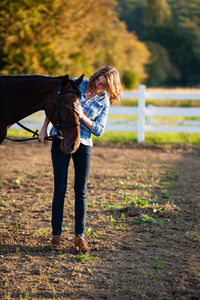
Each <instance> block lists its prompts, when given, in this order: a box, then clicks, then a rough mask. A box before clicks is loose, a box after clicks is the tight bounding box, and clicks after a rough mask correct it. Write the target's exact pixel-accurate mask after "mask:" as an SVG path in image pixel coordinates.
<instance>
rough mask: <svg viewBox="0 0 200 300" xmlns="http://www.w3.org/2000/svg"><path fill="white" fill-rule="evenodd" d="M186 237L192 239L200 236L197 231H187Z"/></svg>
mask: <svg viewBox="0 0 200 300" xmlns="http://www.w3.org/2000/svg"><path fill="white" fill-rule="evenodd" d="M186 235H188V236H191V237H194V238H200V235H199V233H198V232H197V231H187V232H186Z"/></svg>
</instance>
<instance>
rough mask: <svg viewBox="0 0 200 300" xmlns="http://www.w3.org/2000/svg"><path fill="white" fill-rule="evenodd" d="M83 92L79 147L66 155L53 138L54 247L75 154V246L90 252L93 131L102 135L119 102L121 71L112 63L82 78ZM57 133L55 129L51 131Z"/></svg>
mask: <svg viewBox="0 0 200 300" xmlns="http://www.w3.org/2000/svg"><path fill="white" fill-rule="evenodd" d="M79 90H80V92H81V96H80V98H79V99H80V104H75V105H74V109H75V111H76V113H77V114H78V115H79V118H80V142H81V143H80V147H79V148H78V150H77V151H76V152H75V153H73V154H71V155H69V154H65V155H63V153H62V151H61V150H60V146H59V140H58V139H57V138H54V139H53V143H52V148H51V154H52V163H53V169H54V196H53V203H52V220H51V224H52V229H53V232H52V234H53V236H52V247H53V248H55V249H58V248H59V246H60V235H61V231H62V220H63V207H64V198H65V193H66V188H67V173H68V166H69V161H70V158H71V157H72V159H73V163H74V170H75V182H74V192H75V249H76V250H78V251H80V252H86V251H89V247H88V245H87V242H86V240H85V239H84V229H85V220H86V203H87V201H86V192H87V182H88V176H89V169H90V161H91V154H92V146H93V143H92V137H91V134H94V135H95V136H98V137H100V136H101V135H102V134H103V132H104V128H105V125H106V121H107V117H108V111H109V106H110V104H114V103H119V102H120V93H121V83H120V76H119V73H118V71H117V70H116V69H115V68H114V67H111V66H107V67H103V68H101V69H100V70H98V71H97V72H95V73H94V74H93V75H92V76H91V77H90V78H89V80H88V79H83V81H82V83H81V84H80V86H79ZM48 124H49V120H48V119H47V118H46V119H45V121H44V124H43V126H42V129H41V132H40V135H39V140H40V141H41V142H42V143H45V142H46V141H45V137H46V136H47V126H48ZM50 134H51V135H55V136H56V131H55V128H54V127H53V128H52V129H51V132H50Z"/></svg>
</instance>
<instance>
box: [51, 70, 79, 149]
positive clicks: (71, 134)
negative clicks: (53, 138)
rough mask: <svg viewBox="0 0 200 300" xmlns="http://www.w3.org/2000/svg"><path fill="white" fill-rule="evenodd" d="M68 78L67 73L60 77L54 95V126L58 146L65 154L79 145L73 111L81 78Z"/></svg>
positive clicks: (75, 118)
mask: <svg viewBox="0 0 200 300" xmlns="http://www.w3.org/2000/svg"><path fill="white" fill-rule="evenodd" d="M83 76H84V75H82V76H80V77H79V78H78V79H77V80H74V81H73V80H70V79H69V76H68V75H65V76H64V77H63V78H62V82H61V85H60V87H59V89H58V92H57V96H56V100H55V101H56V110H55V115H54V120H55V122H54V126H55V128H56V131H57V133H58V137H59V138H60V141H61V142H60V148H61V150H62V151H63V152H64V153H65V154H71V153H74V152H75V151H76V150H77V149H78V147H79V145H80V126H79V117H78V115H77V114H76V112H75V111H74V103H75V102H76V101H77V102H78V101H79V96H80V91H79V89H78V86H79V85H80V84H81V82H82V80H83Z"/></svg>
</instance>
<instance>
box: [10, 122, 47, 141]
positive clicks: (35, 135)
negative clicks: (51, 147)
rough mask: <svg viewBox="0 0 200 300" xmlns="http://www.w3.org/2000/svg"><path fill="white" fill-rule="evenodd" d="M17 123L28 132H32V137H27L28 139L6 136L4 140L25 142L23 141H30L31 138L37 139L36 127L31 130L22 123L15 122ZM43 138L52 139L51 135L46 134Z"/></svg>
mask: <svg viewBox="0 0 200 300" xmlns="http://www.w3.org/2000/svg"><path fill="white" fill-rule="evenodd" d="M17 125H19V126H20V127H22V128H23V129H24V130H26V131H28V132H30V133H32V134H33V137H32V138H28V139H12V138H9V137H6V138H5V139H6V140H9V141H13V142H25V141H31V140H37V139H38V135H39V134H38V129H37V130H35V131H33V130H31V129H30V128H28V127H26V126H24V125H22V124H21V123H19V122H17ZM45 140H49V141H51V140H52V136H47V137H45Z"/></svg>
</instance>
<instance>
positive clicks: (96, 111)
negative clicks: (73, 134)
mask: <svg viewBox="0 0 200 300" xmlns="http://www.w3.org/2000/svg"><path fill="white" fill-rule="evenodd" d="M74 80H75V79H74ZM87 82H88V79H86V78H84V79H83V81H82V83H81V84H80V86H79V90H80V92H81V96H80V97H79V100H80V103H81V106H82V108H83V112H84V114H85V115H86V116H87V117H88V118H89V119H90V120H91V121H92V122H93V125H92V129H89V128H88V127H87V126H86V125H85V124H84V123H83V122H82V121H81V120H80V140H81V143H82V144H84V145H87V146H93V142H92V134H94V135H95V136H97V137H100V136H101V135H102V134H103V132H104V129H105V126H106V121H107V117H108V111H109V107H110V100H109V97H108V94H107V93H106V92H104V93H102V94H97V95H96V96H93V97H92V98H90V99H89V100H86V99H85V98H86V96H85V93H86V84H87ZM50 135H56V130H55V128H54V127H52V129H51V131H50Z"/></svg>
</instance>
